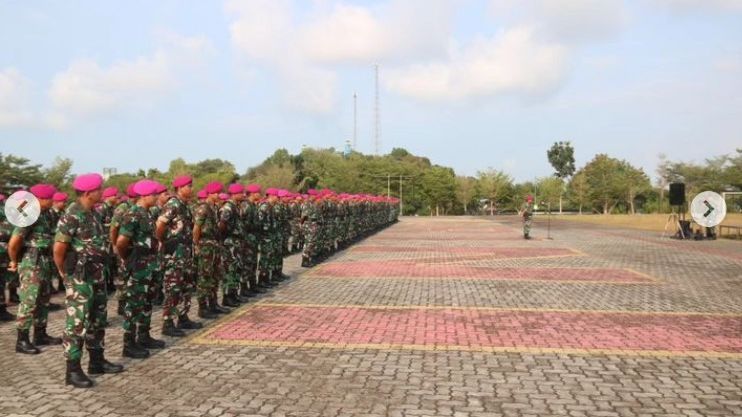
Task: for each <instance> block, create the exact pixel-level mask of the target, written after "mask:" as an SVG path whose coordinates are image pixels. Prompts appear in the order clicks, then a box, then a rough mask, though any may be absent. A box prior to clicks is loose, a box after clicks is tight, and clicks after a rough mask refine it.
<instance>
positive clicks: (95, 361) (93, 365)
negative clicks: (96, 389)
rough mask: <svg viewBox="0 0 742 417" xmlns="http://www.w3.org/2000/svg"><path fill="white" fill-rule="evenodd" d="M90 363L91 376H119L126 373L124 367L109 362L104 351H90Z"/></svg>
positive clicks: (89, 371)
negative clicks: (118, 374)
mask: <svg viewBox="0 0 742 417" xmlns="http://www.w3.org/2000/svg"><path fill="white" fill-rule="evenodd" d="M88 355H90V362H88V373H89V374H90V375H102V374H117V373H119V372H123V371H124V367H123V365H117V364H115V363H111V362H108V361H107V360H106V357H105V356H104V355H103V349H88Z"/></svg>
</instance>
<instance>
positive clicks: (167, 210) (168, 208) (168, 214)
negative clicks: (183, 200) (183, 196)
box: [157, 200, 178, 224]
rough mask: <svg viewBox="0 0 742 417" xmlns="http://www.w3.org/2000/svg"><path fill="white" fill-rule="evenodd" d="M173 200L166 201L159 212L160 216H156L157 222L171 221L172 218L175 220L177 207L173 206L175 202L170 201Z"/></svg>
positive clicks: (166, 222)
mask: <svg viewBox="0 0 742 417" xmlns="http://www.w3.org/2000/svg"><path fill="white" fill-rule="evenodd" d="M172 201H173V200H170V201H168V202H167V203H166V204H165V207H164V208H163V209H162V213H161V214H160V217H158V218H157V221H158V222H162V223H165V224H170V223H172V221H173V220H175V216H176V215H177V214H178V213H177V208H176V207H175V204H173V203H172Z"/></svg>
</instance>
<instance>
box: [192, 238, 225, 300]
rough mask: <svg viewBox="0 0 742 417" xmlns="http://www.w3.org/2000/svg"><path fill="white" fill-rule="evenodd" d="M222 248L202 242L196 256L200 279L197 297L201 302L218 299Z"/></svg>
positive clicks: (211, 242) (211, 243) (215, 243)
mask: <svg viewBox="0 0 742 417" xmlns="http://www.w3.org/2000/svg"><path fill="white" fill-rule="evenodd" d="M220 251H221V246H220V245H219V244H218V243H217V242H214V241H209V242H202V243H201V247H200V249H199V251H198V253H197V254H195V259H196V267H197V268H198V277H197V284H196V297H197V298H198V301H199V302H203V301H206V300H208V299H210V298H213V297H216V291H217V289H218V288H219V256H220Z"/></svg>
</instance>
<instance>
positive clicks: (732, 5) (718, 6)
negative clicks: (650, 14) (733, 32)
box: [654, 0, 742, 12]
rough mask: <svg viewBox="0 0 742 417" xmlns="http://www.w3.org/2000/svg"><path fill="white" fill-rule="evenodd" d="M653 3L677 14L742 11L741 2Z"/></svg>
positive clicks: (686, 0) (678, 0)
mask: <svg viewBox="0 0 742 417" xmlns="http://www.w3.org/2000/svg"><path fill="white" fill-rule="evenodd" d="M654 2H655V3H657V4H659V5H660V6H663V7H667V8H669V9H670V10H673V11H677V12H693V11H698V10H705V11H737V12H739V11H742V0H654Z"/></svg>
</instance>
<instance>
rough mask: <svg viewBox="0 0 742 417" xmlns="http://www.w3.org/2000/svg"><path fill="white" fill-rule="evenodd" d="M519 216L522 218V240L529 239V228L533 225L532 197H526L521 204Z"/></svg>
mask: <svg viewBox="0 0 742 417" xmlns="http://www.w3.org/2000/svg"><path fill="white" fill-rule="evenodd" d="M521 216H523V238H524V239H530V238H531V226H532V225H533V196H532V195H528V196H526V202H525V204H523V208H522V209H521Z"/></svg>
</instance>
